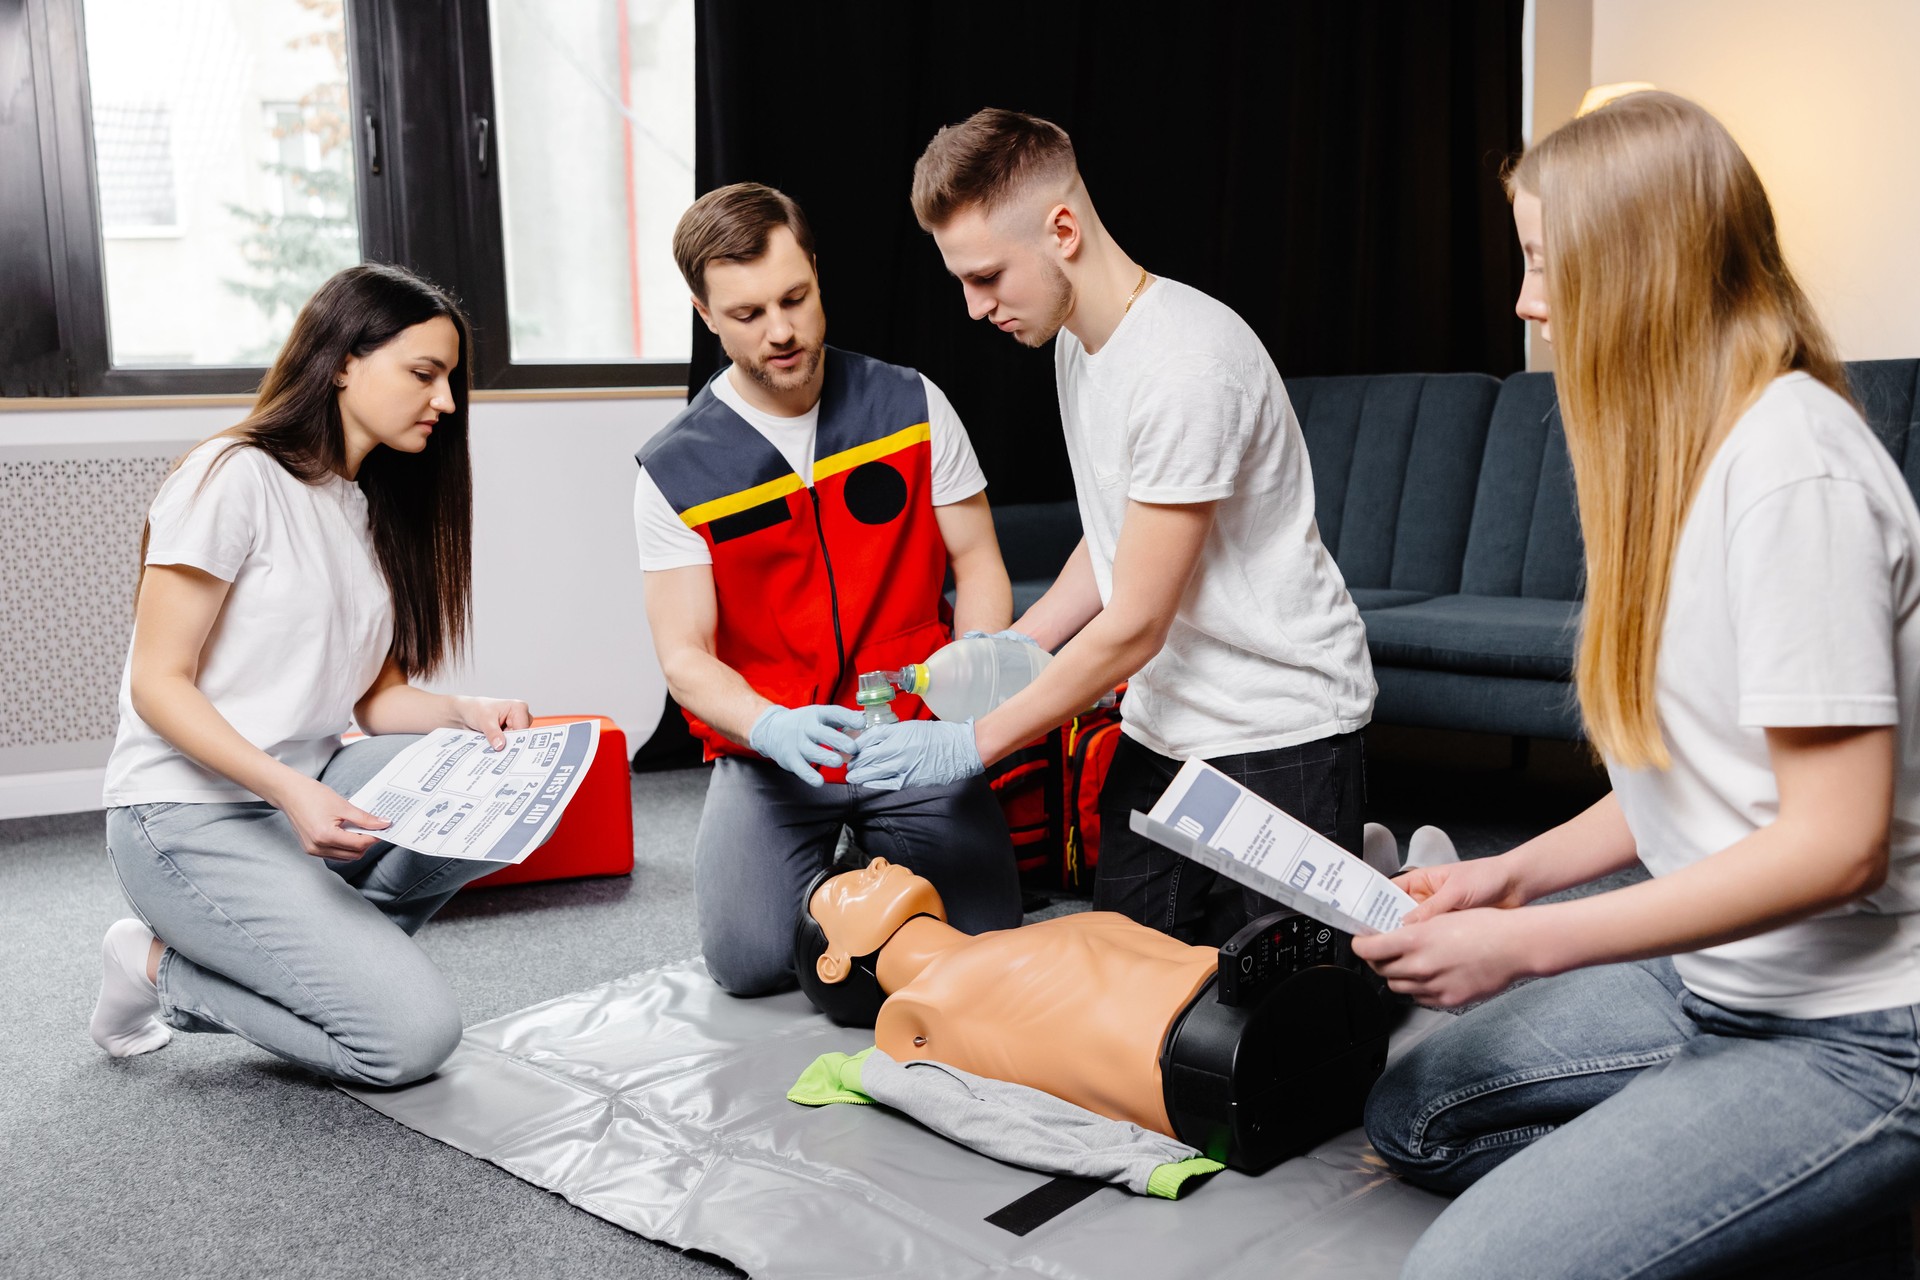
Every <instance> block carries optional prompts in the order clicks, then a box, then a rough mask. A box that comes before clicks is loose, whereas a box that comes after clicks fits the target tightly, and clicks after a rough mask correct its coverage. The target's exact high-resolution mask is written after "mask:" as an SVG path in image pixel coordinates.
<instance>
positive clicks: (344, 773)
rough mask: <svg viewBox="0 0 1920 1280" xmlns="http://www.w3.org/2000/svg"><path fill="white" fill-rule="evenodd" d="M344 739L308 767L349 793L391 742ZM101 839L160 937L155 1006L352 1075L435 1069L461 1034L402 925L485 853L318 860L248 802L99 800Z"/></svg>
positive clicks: (390, 1081) (430, 967) (379, 847)
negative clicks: (112, 804) (104, 803)
mask: <svg viewBox="0 0 1920 1280" xmlns="http://www.w3.org/2000/svg"><path fill="white" fill-rule="evenodd" d="M418 740H419V739H418V737H417V736H415V735H412V734H387V735H384V736H381V737H374V738H363V739H361V740H359V741H357V742H353V743H349V744H348V745H347V746H345V747H343V748H341V750H340V751H338V752H337V753H335V755H334V757H333V759H332V760H331V761H329V762H328V764H327V767H326V768H325V769H324V770H322V772H321V774H320V780H321V781H322V782H324V783H326V784H327V785H328V786H330V787H332V788H333V789H334V790H335V791H337V792H339V793H340V794H342V795H352V794H353V793H354V792H355V791H357V790H358V789H359V788H360V787H361V785H363V784H364V783H365V782H367V781H368V780H369V779H370V778H372V777H373V775H374V774H376V773H378V772H379V771H380V769H381V767H382V766H383V765H385V764H386V763H387V761H389V760H391V759H392V758H393V757H394V755H396V754H397V753H398V752H399V751H400V750H401V749H402V748H403V747H406V746H408V745H409V744H411V743H413V742H417V741H418ZM107 852H108V854H109V855H110V856H111V858H112V859H113V867H114V871H115V873H116V874H117V875H118V876H119V877H120V886H121V888H122V889H123V890H125V892H126V895H127V900H128V901H129V902H131V903H132V904H133V909H134V910H135V911H136V912H138V913H139V915H140V918H141V919H142V920H145V921H146V922H147V927H148V928H150V929H152V930H153V931H154V933H155V934H156V935H157V936H158V937H159V938H160V940H161V941H162V942H164V943H166V944H167V950H166V953H165V954H164V955H163V956H162V957H161V958H160V976H159V988H160V1018H161V1021H163V1022H165V1023H166V1024H167V1025H168V1026H171V1027H174V1028H175V1029H177V1030H180V1031H214V1032H221V1031H226V1032H232V1033H234V1034H235V1035H238V1036H241V1037H242V1038H244V1039H247V1040H250V1041H252V1042H253V1043H254V1044H257V1045H259V1046H260V1047H261V1048H262V1049H265V1050H266V1051H267V1052H269V1053H273V1054H277V1055H279V1056H280V1057H282V1058H285V1059H287V1060H288V1061H289V1062H297V1063H299V1064H300V1065H302V1066H304V1067H308V1068H311V1069H312V1070H314V1071H317V1072H319V1073H320V1074H321V1075H324V1076H327V1077H329V1078H331V1079H335V1080H344V1081H347V1082H349V1083H352V1084H362V1085H396V1084H406V1083H408V1082H410V1081H414V1080H418V1079H420V1078H421V1077H423V1076H427V1075H430V1074H432V1072H433V1070H434V1069H435V1068H436V1067H438V1066H439V1065H440V1064H441V1063H442V1062H444V1061H445V1060H446V1057H447V1055H448V1054H450V1053H452V1052H453V1049H454V1046H455V1045H456V1044H458V1043H459V1042H460V1026H461V1024H460V1010H459V1007H458V1006H457V1005H456V1004H455V1003H454V999H453V991H452V990H451V988H449V987H448V986H447V980H446V979H445V978H444V977H442V976H441V974H440V971H439V970H438V969H436V968H435V967H434V964H433V962H432V961H431V960H429V959H427V956H426V953H425V952H423V951H421V950H420V948H419V947H418V946H417V945H416V944H415V943H414V941H413V938H412V934H413V933H414V932H415V931H417V930H418V929H419V928H420V926H421V925H423V924H425V923H426V922H427V919H428V917H430V916H432V915H433V913H434V912H436V911H438V910H439V909H440V908H441V907H443V906H445V905H446V902H447V899H449V898H451V897H452V896H453V895H454V892H455V891H456V890H458V889H459V888H460V886H461V885H463V884H465V883H466V882H467V881H469V880H472V879H474V878H476V877H478V876H483V875H485V874H486V873H487V872H489V871H495V870H498V867H497V865H496V864H494V863H490V862H475V861H470V860H462V859H456V858H431V857H428V856H427V855H425V854H421V853H415V852H413V851H412V850H410V849H400V848H396V847H395V846H393V845H390V844H386V843H384V842H382V843H379V844H376V845H374V846H373V847H372V848H371V849H369V850H368V851H367V852H366V853H364V854H362V855H361V856H360V857H359V858H357V859H355V860H354V861H352V862H334V861H331V860H328V859H325V858H316V857H314V856H312V855H311V854H308V853H307V852H306V851H305V850H303V849H302V848H301V846H300V838H299V836H298V835H296V834H295V832H294V830H293V824H292V823H290V822H288V821H287V817H286V815H285V814H283V813H281V812H280V811H279V810H278V809H276V808H274V807H273V806H272V805H269V804H265V803H261V802H258V801H255V802H252V803H247V804H138V805H127V806H124V807H121V808H117V809H110V810H108V811H107Z"/></svg>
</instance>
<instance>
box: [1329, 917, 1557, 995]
mask: <svg viewBox="0 0 1920 1280" xmlns="http://www.w3.org/2000/svg"><path fill="white" fill-rule="evenodd" d="M1537 918H1538V913H1537V912H1530V911H1501V910H1497V909H1495V908H1492V907H1472V908H1469V909H1467V910H1465V911H1449V912H1447V913H1446V914H1445V915H1440V916H1435V917H1434V918H1432V919H1430V920H1426V921H1423V922H1421V923H1418V924H1403V925H1402V926H1401V927H1400V928H1398V929H1395V930H1394V931H1393V932H1391V933H1383V934H1378V935H1376V936H1374V937H1371V938H1355V939H1354V940H1353V954H1354V955H1356V956H1359V957H1360V958H1361V959H1362V960H1364V961H1366V962H1367V963H1368V964H1370V965H1372V966H1373V970H1374V972H1375V973H1377V974H1379V975H1380V976H1381V977H1383V978H1385V979H1386V980H1387V986H1389V987H1390V988H1392V989H1393V990H1395V991H1398V992H1400V993H1401V994H1403V995H1409V996H1412V997H1413V998H1414V999H1415V1000H1418V1001H1419V1002H1420V1003H1421V1004H1429V1005H1433V1006H1435V1007H1437V1008H1441V1009H1451V1008H1455V1007H1457V1006H1459V1005H1463V1004H1472V1003H1473V1002H1474V1001H1476V1000H1485V999H1487V998H1488V997H1489V996H1494V995H1498V994H1499V993H1500V992H1502V991H1505V990H1506V989H1507V988H1508V987H1510V986H1512V985H1513V984H1514V983H1515V982H1517V981H1519V980H1520V979H1521V978H1530V977H1536V976H1539V970H1537V969H1535V968H1534V967H1532V966H1531V965H1530V964H1529V962H1528V961H1527V959H1526V958H1525V957H1529V956H1535V955H1538V954H1540V952H1541V948H1540V946H1539V944H1538V943H1537V942H1535V941H1534V940H1532V938H1531V936H1530V935H1531V934H1532V933H1533V931H1534V930H1535V928H1536V927H1537V924H1536V922H1537Z"/></svg>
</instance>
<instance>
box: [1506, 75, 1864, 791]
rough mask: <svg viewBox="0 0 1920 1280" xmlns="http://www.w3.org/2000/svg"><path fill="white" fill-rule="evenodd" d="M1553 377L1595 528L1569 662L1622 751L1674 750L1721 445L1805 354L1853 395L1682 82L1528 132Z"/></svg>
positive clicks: (1819, 373)
mask: <svg viewBox="0 0 1920 1280" xmlns="http://www.w3.org/2000/svg"><path fill="white" fill-rule="evenodd" d="M1507 185H1508V190H1509V192H1512V191H1514V190H1522V191H1525V192H1527V193H1529V194H1531V195H1534V196H1537V197H1538V198H1539V200H1540V206H1541V216H1542V223H1543V231H1544V235H1545V241H1546V243H1545V246H1544V247H1545V251H1546V270H1547V287H1548V288H1547V292H1548V298H1549V300H1550V306H1551V318H1552V324H1553V335H1554V366H1555V370H1554V383H1555V385H1556V387H1557V389H1558V391H1559V396H1560V412H1561V416H1562V417H1563V418H1564V419H1565V422H1566V431H1567V450H1568V453H1569V454H1570V455H1571V456H1572V459H1573V472H1574V482H1575V486H1576V488H1577V490H1578V494H1579V501H1580V525H1581V531H1582V534H1583V536H1584V537H1585V540H1586V559H1587V588H1586V610H1585V617H1584V621H1583V623H1582V626H1581V635H1580V654H1579V659H1578V662H1577V663H1576V666H1575V679H1576V683H1577V686H1578V688H1579V693H1580V711H1581V714H1582V716H1583V718H1584V719H1585V721H1586V729H1587V735H1588V737H1589V739H1591V741H1592V742H1593V744H1594V745H1595V746H1596V747H1597V748H1599V750H1600V751H1601V752H1602V753H1603V754H1604V755H1606V756H1607V757H1608V758H1610V759H1612V760H1613V761H1615V762H1617V763H1619V764H1621V765H1623V766H1625V767H1628V768H1643V767H1646V766H1653V767H1656V768H1665V767H1666V766H1667V765H1668V763H1669V762H1670V757H1669V755H1668V753H1667V747H1666V743H1665V741H1664V740H1663V739H1662V737H1661V733H1660V724H1659V718H1658V715H1657V712H1656V709H1655V706H1654V688H1655V685H1654V676H1655V671H1656V669H1657V666H1658V662H1659V657H1660V633H1661V628H1662V626H1663V624H1664V623H1665V621H1666V615H1667V600H1668V597H1669V594H1670V592H1671V589H1672V578H1673V559H1674V552H1675V550H1676V549H1677V548H1678V545H1679V542H1680V531H1681V527H1682V525H1683V524H1684V522H1685V520H1686V516H1687V510H1688V507H1689V506H1690V505H1691V503H1692V501H1693V496H1694V492H1695V490H1696V489H1697V488H1698V487H1699V483H1700V478H1701V476H1702V474H1703V473H1704V472H1705V471H1706V468H1707V464H1708V462H1709V461H1710V460H1711V459H1712V457H1713V453H1714V450H1715V449H1716V448H1717V447H1718V446H1719V444H1720V442H1721V441H1722V440H1723V439H1724V438H1725V437H1726V434H1727V432H1728V431H1730V430H1731V429H1732V427H1733V424H1734V422H1735V421H1736V420H1737V419H1738V418H1739V417H1740V415H1741V414H1742V413H1744V412H1746V410H1747V409H1748V408H1749V407H1750V406H1751V405H1752V404H1753V402H1754V401H1755V400H1756V399H1758V398H1759V396H1760V394H1761V393H1762V392H1763V391H1765V390H1766V388H1767V385H1768V384H1769V383H1770V382H1772V381H1773V379H1774V378H1776V377H1778V376H1779V375H1781V374H1783V373H1786V372H1789V371H1791V370H1803V371H1805V372H1806V373H1808V374H1811V375H1812V376H1813V377H1815V378H1817V379H1819V380H1820V381H1821V382H1823V383H1825V384H1826V385H1827V386H1829V387H1831V388H1832V389H1833V390H1834V391H1836V392H1838V393H1839V394H1840V395H1841V396H1843V397H1848V398H1851V397H1850V396H1849V393H1848V390H1847V382H1846V374H1845V371H1844V370H1843V369H1842V367H1841V364H1840V360H1839V357H1838V356H1837V355H1836V354H1835V352H1834V349H1833V343H1832V341H1831V340H1830V339H1829V338H1828V336H1827V332H1826V330H1825V328H1824V327H1822V325H1821V324H1820V321H1819V318H1818V317H1817V316H1815V315H1814V313H1813V308H1812V307H1811V306H1810V305H1809V304H1808V302H1807V298H1806V295H1805V294H1803V293H1802V292H1801V291H1800V287H1799V285H1797V284H1796V283H1795V282H1794V279H1793V276H1792V273H1790V272H1789V271H1788V270H1787V264H1786V260H1785V258H1784V257H1783V256H1782V255H1781V252H1780V239H1779V236H1778V234H1777V233H1776V231H1775V229H1774V222H1773V210H1772V208H1771V207H1770V206H1769V205H1768V203H1767V194H1766V191H1765V189H1764V188H1763V187H1762V186H1761V184H1760V178H1759V175H1757V174H1756V173H1755V172H1754V171H1753V166H1752V165H1751V164H1749V163H1748V162H1747V157H1746V156H1745V154H1744V153H1742V152H1741V150H1740V147H1739V144H1738V143H1736V142H1734V140H1733V138H1732V136H1731V135H1729V134H1728V133H1727V131H1726V129H1725V128H1724V127H1723V126H1722V125H1721V124H1720V122H1719V121H1718V120H1715V119H1714V118H1713V117H1712V116H1711V115H1709V114H1708V113H1707V112H1706V111H1704V110H1703V109H1701V108H1700V107H1698V106H1696V105H1695V104H1693V103H1691V102H1689V101H1687V100H1686V99H1685V98H1679V97H1675V96H1674V95H1673V94H1670V93H1635V94H1630V95H1628V96H1626V97H1624V98H1619V99H1616V100H1615V101H1614V102H1612V103H1609V104H1608V105H1607V106H1605V107H1602V108H1601V109H1600V110H1598V111H1595V112H1593V113H1592V114H1590V115H1586V116H1582V117H1580V118H1578V119H1576V120H1573V121H1570V122H1569V123H1567V124H1565V125H1563V126H1561V127H1560V128H1559V129H1556V130H1555V131H1554V132H1553V133H1551V134H1549V135H1547V136H1546V137H1545V138H1542V139H1541V140H1540V141H1539V142H1537V143H1535V144H1534V145H1533V146H1532V147H1531V148H1529V149H1528V150H1527V152H1526V154H1525V155H1524V156H1522V157H1521V159H1520V161H1519V163H1518V164H1516V165H1515V166H1514V167H1513V169H1512V171H1511V172H1510V173H1509V175H1508V178H1507Z"/></svg>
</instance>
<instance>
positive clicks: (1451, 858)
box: [1407, 827, 1460, 867]
mask: <svg viewBox="0 0 1920 1280" xmlns="http://www.w3.org/2000/svg"><path fill="white" fill-rule="evenodd" d="M1458 861H1460V854H1459V852H1458V851H1457V850H1456V849H1455V848H1454V847H1453V837H1452V836H1450V835H1448V834H1447V833H1446V832H1444V831H1442V830H1441V829H1440V828H1438V827H1421V828H1420V829H1419V830H1418V831H1416V832H1414V833H1413V836H1412V838H1411V839H1409V840H1408V841H1407V865H1408V866H1409V867H1437V866H1440V865H1442V864H1444V863H1448V862H1458Z"/></svg>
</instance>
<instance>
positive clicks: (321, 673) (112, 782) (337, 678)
mask: <svg viewBox="0 0 1920 1280" xmlns="http://www.w3.org/2000/svg"><path fill="white" fill-rule="evenodd" d="M231 443H232V442H231V440H230V439H224V438H215V439H213V440H209V441H207V442H206V443H205V444H202V445H201V446H200V447H199V448H197V449H195V450H194V451H193V452H192V453H190V454H188V455H187V458H186V460H185V461H184V462H182V463H181V464H180V466H179V468H178V469H177V470H176V471H174V473H173V474H172V475H170V476H168V477H167V480H166V483H165V484H163V485H161V486H160V493H159V495H158V496H157V497H155V498H154V500H153V506H152V508H151V510H150V511H149V512H148V516H147V519H148V523H149V527H150V530H151V532H150V534H149V537H148V541H147V560H146V562H147V563H148V564H149V565H190V566H192V567H193V568H196V569H202V570H205V571H206V572H207V573H210V574H212V575H213V576H214V577H216V578H222V579H224V580H226V581H228V582H231V583H232V584H233V586H232V587H231V588H230V589H229V590H228V592H227V599H226V604H225V605H224V606H223V608H222V609H221V611H220V617H219V620H218V621H217V622H215V623H214V627H213V631H212V632H211V633H210V634H209V635H208V637H207V642H206V646H205V647H204V648H203V649H201V651H200V671H199V675H198V677H197V679H196V680H195V683H196V684H197V685H198V686H199V688H200V691H201V692H202V693H204V694H205V695H206V696H207V700H208V701H209V702H211V703H213V706H214V709H215V710H216V711H218V712H219V713H220V714H221V715H222V716H224V717H225V718H226V721H227V723H228V724H231V725H232V726H233V727H234V728H235V729H236V730H238V731H239V733H240V736H241V737H243V738H245V739H246V740H247V741H248V742H251V743H253V745H254V746H256V747H259V748H260V749H261V750H262V751H265V752H266V753H267V754H268V755H270V756H272V757H273V758H274V759H276V760H278V761H280V762H281V763H282V764H285V765H288V766H290V767H292V768H294V769H297V770H299V771H300V772H301V773H304V774H306V775H307V776H309V777H316V778H317V777H319V776H320V770H321V769H322V768H324V767H325V766H326V763H327V761H328V760H330V759H331V758H332V757H333V753H334V752H336V751H338V750H339V749H340V734H341V732H342V731H343V730H344V729H346V728H347V727H348V726H349V724H351V722H352V720H353V704H354V703H355V702H356V701H358V700H359V698H360V696H361V695H362V694H364V693H366V691H367V690H368V689H369V688H371V687H372V685H373V681H374V678H375V677H376V676H378V675H379V674H380V668H381V667H382V665H384V664H385V662H386V659H387V653H388V651H389V650H390V649H391V648H392V645H393V598H392V595H391V593H390V592H389V591H388V589H387V580H386V576H385V575H384V574H383V573H382V572H381V571H380V565H379V563H378V561H376V560H375V558H374V551H373V535H372V532H371V530H370V529H369V528H368V526H367V499H366V495H365V494H363V493H361V491H360V486H359V485H357V484H354V483H353V482H352V481H350V480H347V479H345V478H343V477H341V476H331V477H329V478H328V479H327V480H326V481H325V482H324V483H322V484H317V485H307V484H303V483H301V482H300V481H299V480H298V479H296V478H295V477H294V476H293V475H292V474H291V473H290V472H288V471H287V470H286V468H284V467H282V466H281V465H280V464H279V463H277V462H275V461H274V460H273V459H272V458H271V457H269V456H268V455H267V454H266V453H264V452H262V451H261V450H259V449H254V448H245V447H243V448H239V449H235V450H233V451H232V453H231V454H229V455H228V457H227V459H226V461H225V462H222V463H221V464H220V466H219V468H218V469H216V470H215V471H214V472H213V474H212V477H211V478H210V479H207V478H206V477H207V471H208V467H209V466H210V465H211V464H212V462H213V459H214V457H215V456H216V455H217V454H218V453H219V452H220V451H221V450H222V449H224V448H226V447H227V446H228V445H229V444H231ZM202 479H206V486H205V487H204V488H200V483H201V481H202ZM196 490H198V492H196ZM132 670H133V669H132V659H131V652H129V659H128V667H127V671H126V672H125V674H123V675H122V676H121V678H120V729H119V733H118V734H117V735H116V736H115V738H114V743H113V754H112V756H111V757H110V758H109V759H108V761H107V785H106V792H105V796H104V799H105V802H106V804H107V806H108V807H109V808H111V807H114V806H116V805H125V804H155V803H159V802H162V801H187V802H196V803H204V802H213V801H234V800H240V801H244V800H257V799H259V797H258V796H256V795H254V794H253V793H252V792H250V791H248V790H246V789H245V788H244V787H241V786H239V785H238V784H236V783H234V782H233V781H232V780H230V779H228V778H224V777H222V776H221V775H219V774H217V773H214V772H212V771H211V770H208V769H204V768H202V767H201V766H200V765H198V764H196V763H194V762H193V761H192V760H190V759H188V758H187V757H186V756H184V755H182V754H181V753H180V752H179V751H178V750H176V749H175V748H174V747H173V745H172V744H171V743H169V742H168V741H167V740H166V739H165V738H163V737H161V736H160V735H159V734H158V733H156V732H155V731H154V730H153V729H152V728H151V727H150V726H149V725H148V724H147V723H146V721H144V720H142V719H141V718H140V716H139V715H138V714H137V713H136V712H135V711H134V709H133V693H132Z"/></svg>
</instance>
